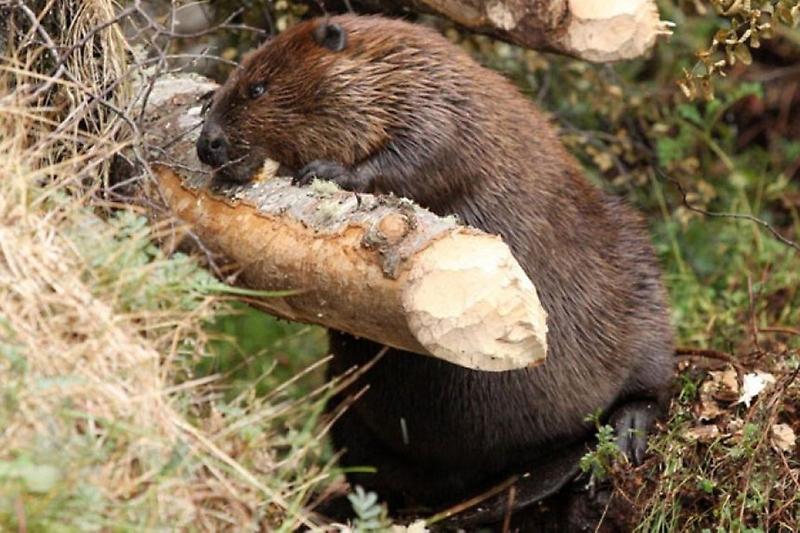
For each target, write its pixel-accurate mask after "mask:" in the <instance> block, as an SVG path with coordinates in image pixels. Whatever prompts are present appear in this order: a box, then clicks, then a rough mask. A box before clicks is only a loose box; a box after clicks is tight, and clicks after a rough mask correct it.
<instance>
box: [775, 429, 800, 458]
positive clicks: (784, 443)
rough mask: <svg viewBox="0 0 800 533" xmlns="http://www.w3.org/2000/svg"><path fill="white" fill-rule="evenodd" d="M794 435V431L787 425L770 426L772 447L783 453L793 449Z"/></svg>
mask: <svg viewBox="0 0 800 533" xmlns="http://www.w3.org/2000/svg"><path fill="white" fill-rule="evenodd" d="M794 444H795V435H794V430H793V429H792V427H791V426H790V425H789V424H773V425H772V445H773V446H774V447H775V448H776V449H778V450H781V451H783V452H790V451H792V450H793V449H794Z"/></svg>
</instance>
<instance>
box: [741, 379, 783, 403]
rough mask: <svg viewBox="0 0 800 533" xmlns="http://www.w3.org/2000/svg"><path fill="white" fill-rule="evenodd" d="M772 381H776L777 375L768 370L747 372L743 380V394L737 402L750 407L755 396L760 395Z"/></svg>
mask: <svg viewBox="0 0 800 533" xmlns="http://www.w3.org/2000/svg"><path fill="white" fill-rule="evenodd" d="M770 383H775V376H773V375H772V374H768V373H767V372H751V373H749V374H745V375H744V380H743V382H742V395H741V396H740V397H739V400H738V401H737V402H736V403H743V404H745V405H746V406H747V407H750V402H752V401H753V398H755V397H756V396H758V395H759V394H760V393H761V391H763V390H764V389H765V388H766V387H767V385H769V384H770Z"/></svg>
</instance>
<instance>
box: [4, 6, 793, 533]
mask: <svg viewBox="0 0 800 533" xmlns="http://www.w3.org/2000/svg"><path fill="white" fill-rule="evenodd" d="M321 4H324V3H321ZM659 6H660V9H661V12H662V18H664V19H666V20H671V21H673V22H675V24H676V26H675V29H674V35H673V36H672V37H671V38H670V39H665V40H662V41H661V42H660V43H659V44H658V45H657V46H656V48H655V49H654V51H653V52H652V53H651V54H649V55H648V56H647V57H645V58H642V59H639V60H636V61H629V62H625V63H621V64H615V65H592V64H588V63H584V62H581V61H577V60H572V59H569V58H563V57H556V56H552V55H547V54H541V53H537V52H531V51H525V50H521V49H518V48H515V47H512V46H509V45H507V44H504V43H499V42H495V41H492V40H490V39H487V38H484V37H476V36H473V35H468V34H463V33H460V32H459V31H457V30H456V29H455V28H452V27H449V26H448V25H447V24H445V23H443V22H441V21H433V20H429V19H424V20H421V21H420V22H421V23H428V24H434V25H436V26H437V27H439V28H440V29H441V30H442V31H443V32H445V33H446V34H447V35H448V37H450V38H451V39H453V40H454V41H456V42H459V43H460V44H462V45H463V46H465V47H466V48H467V49H469V50H470V51H471V52H472V53H474V55H475V56H476V57H477V58H478V59H479V60H480V61H482V62H483V63H484V64H486V65H488V66H490V67H492V68H496V69H498V70H500V71H502V72H504V73H506V74H507V75H508V76H509V77H511V78H513V79H514V80H515V81H516V82H517V83H518V85H519V87H520V89H521V90H522V91H524V92H525V93H526V94H528V95H529V96H530V97H531V98H532V99H534V100H535V101H537V102H538V103H539V104H540V105H541V106H542V107H543V108H544V109H546V110H547V111H549V112H550V113H551V114H552V118H553V120H554V121H555V122H556V123H557V124H558V125H559V126H560V128H561V130H562V133H563V138H564V140H565V142H567V143H568V145H569V147H570V148H571V150H572V151H573V153H575V154H576V155H577V156H578V157H579V158H580V160H581V162H582V163H583V164H584V166H585V168H586V171H587V173H588V174H589V175H590V177H591V179H592V180H593V181H595V182H596V183H597V184H598V185H599V186H601V187H603V188H605V189H606V190H609V191H612V192H614V193H616V194H619V195H622V196H625V197H627V198H628V199H629V201H630V202H632V203H633V204H634V205H636V207H637V208H639V209H640V210H641V211H643V212H644V213H645V214H646V216H647V218H648V220H649V221H650V227H651V230H652V234H653V238H654V241H655V244H656V248H657V250H658V253H659V256H660V259H661V261H662V264H663V266H664V272H665V277H666V281H667V285H668V287H669V291H670V295H671V300H672V305H673V321H674V324H675V329H676V334H677V337H678V339H679V345H680V346H681V349H680V350H679V354H677V355H676V360H677V361H678V364H679V371H678V373H676V378H675V387H674V389H675V391H674V397H673V402H672V409H671V413H670V418H669V420H667V421H665V422H664V424H663V425H662V427H661V428H660V429H661V431H660V433H659V435H658V437H657V438H656V440H655V442H654V443H653V446H652V450H651V452H650V455H649V458H648V460H647V461H646V462H645V464H644V465H642V466H641V467H639V468H636V469H634V468H632V467H631V466H629V465H625V464H624V462H621V461H619V460H618V457H617V455H616V453H615V450H614V446H613V444H612V443H611V440H610V438H609V437H608V433H607V430H606V429H605V428H602V427H600V428H599V432H600V435H601V445H600V447H599V448H598V450H597V452H595V453H593V454H590V455H588V456H587V457H586V458H585V460H584V466H585V468H586V469H587V470H591V471H592V472H594V473H595V475H597V476H601V477H602V476H606V477H607V478H608V479H610V480H611V481H612V482H613V483H614V484H615V486H616V487H617V493H616V496H615V501H617V503H618V504H619V505H620V506H622V507H625V506H626V505H627V506H628V509H629V510H630V511H631V512H632V513H633V514H632V516H633V519H634V521H635V522H636V523H637V524H638V530H640V531H688V530H708V531H781V530H785V531H797V530H798V524H800V490H799V489H800V459H799V458H798V457H799V456H798V448H797V446H796V445H795V442H794V435H795V434H796V433H798V432H800V384H798V380H797V379H796V377H797V374H798V372H799V371H800V246H799V245H798V244H797V243H798V240H799V239H800V30H798V23H800V7H798V2H797V1H787V0H768V1H757V0H752V1H742V0H661V1H659ZM312 7H313V6H312ZM176 8H177V11H176ZM188 13H191V14H192V17H194V18H192V17H188V15H187V14H188ZM309 13H310V11H309V8H308V7H307V6H306V5H304V4H301V3H293V2H288V1H285V0H277V1H274V2H272V1H267V0H250V1H245V0H239V1H234V0H230V1H228V0H225V1H218V2H213V3H212V4H210V5H202V4H195V3H193V2H175V3H171V2H166V1H163V2H159V1H153V2H139V1H136V2H120V5H116V4H114V3H112V2H109V1H105V0H90V1H85V2H78V1H70V0H50V1H46V2H45V1H41V2H15V1H11V2H6V1H0V30H2V35H0V52H2V64H0V530H10V531H28V530H30V531H84V530H100V529H111V530H122V531H125V530H136V531H140V530H162V529H169V530H172V529H188V530H195V529H197V530H212V529H213V530H217V529H236V530H239V529H254V530H255V529H259V528H263V529H267V530H274V531H291V530H293V529H295V528H296V527H297V526H298V525H299V524H303V523H305V524H311V523H313V517H312V516H310V515H309V514H308V511H307V509H308V508H309V507H310V506H312V505H313V503H314V501H315V499H316V498H317V497H318V496H319V495H320V494H323V493H324V491H325V490H326V488H327V487H330V486H332V485H334V484H335V483H336V482H337V480H338V479H340V474H341V472H340V471H338V470H337V468H336V466H335V457H334V455H333V454H332V452H331V450H330V449H329V448H328V447H327V445H326V441H325V438H324V434H325V429H326V425H327V424H328V423H329V422H330V421H329V420H327V419H326V418H325V416H324V414H323V404H324V400H325V398H326V397H327V396H328V395H329V394H330V393H331V391H332V390H333V387H335V384H329V383H326V382H325V380H324V377H323V372H322V368H323V366H324V362H325V350H326V346H325V336H324V332H323V331H321V330H320V329H319V328H316V327H310V326H303V325H296V324H288V323H285V322H281V321H278V320H275V319H273V318H271V317H269V316H266V315H264V314H262V313H259V312H257V311H254V310H253V309H251V308H249V307H247V306H246V305H245V303H243V301H244V300H246V298H242V297H240V296H237V295H235V294H232V293H231V291H229V290H228V289H227V288H226V286H225V285H224V284H222V283H220V282H218V281H216V280H215V278H214V277H213V276H212V275H211V274H210V273H208V271H207V270H205V269H204V268H203V264H204V262H203V258H195V257H188V256H185V255H181V254H166V253H165V252H164V251H163V250H162V249H161V248H159V246H158V245H157V244H158V243H159V242H160V239H161V238H162V237H164V235H166V234H167V233H168V232H169V231H170V228H169V226H168V225H167V224H165V223H163V222H162V223H151V222H149V221H148V218H147V217H146V216H145V214H146V212H147V210H146V207H147V206H141V205H140V206H130V205H127V206H126V205H124V202H127V201H128V200H129V199H128V198H127V197H126V195H125V194H123V193H124V189H125V188H124V187H119V186H118V185H119V180H117V181H116V182H115V181H113V180H114V179H116V178H114V177H115V172H117V170H116V169H115V167H114V166H113V165H112V161H114V156H115V155H124V154H130V153H131V152H133V153H134V154H136V152H137V150H140V149H141V147H140V146H138V145H137V140H136V139H137V136H136V118H137V116H138V109H137V108H136V105H135V103H132V100H131V97H132V95H133V94H135V92H136V87H137V86H138V87H141V86H142V84H144V85H145V86H146V84H147V83H148V82H149V80H152V79H154V78H155V77H157V76H160V75H164V74H165V73H167V72H169V71H172V70H173V69H178V68H183V69H188V70H195V71H201V72H203V73H205V74H207V75H210V76H212V77H215V78H216V79H219V80H221V79H224V76H225V75H226V73H227V71H228V70H229V69H230V68H231V63H230V62H231V61H235V60H237V59H238V58H240V57H241V54H242V53H243V52H244V51H246V50H247V49H249V48H250V47H252V46H253V45H254V44H256V43H257V42H259V41H260V40H262V39H263V38H264V33H265V31H264V30H266V31H267V32H269V31H275V30H279V29H282V28H283V27H286V26H287V25H289V24H291V23H292V22H294V21H295V20H297V19H299V18H301V17H304V16H308V14H309ZM181 17H188V18H184V19H182V18H181ZM110 20H117V21H118V22H119V23H118V24H113V25H110V24H108V21H110ZM176 20H179V21H180V20H182V21H183V24H182V25H176V23H175V21H176ZM256 28H259V29H261V31H256V30H255V29H256ZM154 50H155V52H154ZM212 55H213V56H218V58H221V59H211V58H210V56H212ZM137 84H138V85H137ZM138 155H141V154H138ZM127 157H129V158H133V156H130V155H128V156H127ZM140 178H141V177H140ZM133 179H134V178H132V179H131V180H133ZM143 179H146V175H145V176H144V177H143ZM126 185H129V184H126ZM754 383H756V384H757V383H763V384H765V385H766V386H765V388H764V389H763V390H762V391H761V392H760V393H758V394H757V395H756V396H755V398H754V399H753V400H752V401H748V402H739V400H740V398H741V397H742V395H743V393H745V392H746V391H748V390H751V389H752V386H753V384H754ZM352 501H353V507H354V512H353V516H354V520H353V522H352V524H351V527H352V528H353V529H354V530H359V531H371V530H385V529H387V528H388V527H389V522H388V520H387V519H386V516H385V513H384V512H383V511H382V509H381V507H380V505H379V501H378V500H376V499H375V498H374V497H373V496H372V495H369V494H363V493H360V492H358V493H355V494H354V495H353V498H352Z"/></svg>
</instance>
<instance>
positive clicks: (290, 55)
mask: <svg viewBox="0 0 800 533" xmlns="http://www.w3.org/2000/svg"><path fill="white" fill-rule="evenodd" d="M432 38H433V39H434V43H435V42H436V40H437V39H440V40H441V41H444V39H443V38H442V37H440V36H439V35H438V34H436V33H435V32H432V31H430V30H425V29H421V28H418V27H414V26H411V25H410V24H407V23H403V22H400V21H392V20H388V19H383V18H380V17H357V16H339V17H332V18H327V19H316V20H311V21H307V22H303V23H300V24H298V25H296V26H294V27H292V28H290V29H288V30H286V31H285V32H283V33H281V34H280V35H278V36H277V37H275V38H273V39H271V40H269V41H268V42H266V43H265V44H264V45H262V46H261V47H260V48H258V49H256V50H255V51H253V52H252V53H250V54H249V55H248V56H247V57H246V58H245V59H244V61H243V62H242V65H241V66H240V67H239V68H237V69H236V71H235V72H233V73H232V74H231V76H230V78H229V79H228V80H227V81H226V83H225V85H223V86H222V87H221V88H220V89H219V90H218V91H217V92H216V94H215V95H214V98H213V103H212V105H211V107H210V109H209V111H208V113H207V116H206V120H205V124H204V127H203V130H202V133H201V135H200V138H199V139H198V141H197V153H198V155H199V157H200V160H201V161H203V162H204V163H206V164H209V165H211V166H213V167H215V168H217V169H219V174H220V175H221V176H222V177H223V178H226V179H230V180H236V181H247V180H248V179H250V177H251V176H252V175H253V174H254V173H255V172H256V171H257V169H258V168H259V167H260V166H261V165H262V164H263V162H264V160H265V159H272V160H275V161H277V162H279V163H281V164H282V165H284V166H285V167H288V169H290V170H298V169H300V168H301V167H303V166H304V165H306V164H307V163H309V162H311V161H313V160H316V159H325V160H333V161H337V162H339V163H342V164H344V165H353V164H356V163H358V162H359V161H361V160H363V159H365V158H366V157H368V156H369V155H370V154H372V153H374V152H375V151H377V150H378V149H380V148H381V147H382V146H385V145H386V144H387V142H388V139H389V138H390V136H391V135H392V133H393V131H397V130H398V129H402V128H408V126H409V124H410V120H411V119H410V118H409V117H410V116H411V115H412V114H414V113H419V112H420V110H419V107H420V106H419V105H416V104H414V101H417V102H419V101H420V99H422V100H425V99H426V98H433V99H435V98H436V97H437V96H436V95H435V94H433V93H435V92H436V90H435V87H433V85H434V84H431V83H426V82H425V79H424V78H425V77H426V76H424V75H422V74H423V72H422V69H430V67H431V65H432V64H435V63H436V61H435V59H434V58H435V56H436V55H437V50H436V48H438V47H437V46H434V47H433V48H434V49H433V50H432V49H431V46H430V45H431V42H430V40H431V39H432ZM446 44H447V43H446V41H444V42H443V43H442V49H444V47H445V45H446ZM409 69H412V70H414V71H416V72H409Z"/></svg>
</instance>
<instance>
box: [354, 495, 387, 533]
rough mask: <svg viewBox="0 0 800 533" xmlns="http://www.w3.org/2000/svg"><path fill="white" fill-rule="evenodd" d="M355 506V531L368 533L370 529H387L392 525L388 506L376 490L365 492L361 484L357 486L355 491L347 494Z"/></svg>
mask: <svg viewBox="0 0 800 533" xmlns="http://www.w3.org/2000/svg"><path fill="white" fill-rule="evenodd" d="M347 499H348V500H349V501H350V504H351V505H352V506H353V512H354V513H355V516H356V518H355V519H354V520H353V531H355V532H358V533H366V532H368V531H386V530H387V529H389V526H390V525H391V521H390V520H389V518H388V513H387V511H386V507H385V506H384V505H382V504H381V503H380V502H379V501H378V495H377V494H375V493H374V492H365V491H364V489H363V488H362V487H361V486H358V485H357V486H356V488H355V491H353V492H351V493H350V494H348V495H347Z"/></svg>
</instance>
